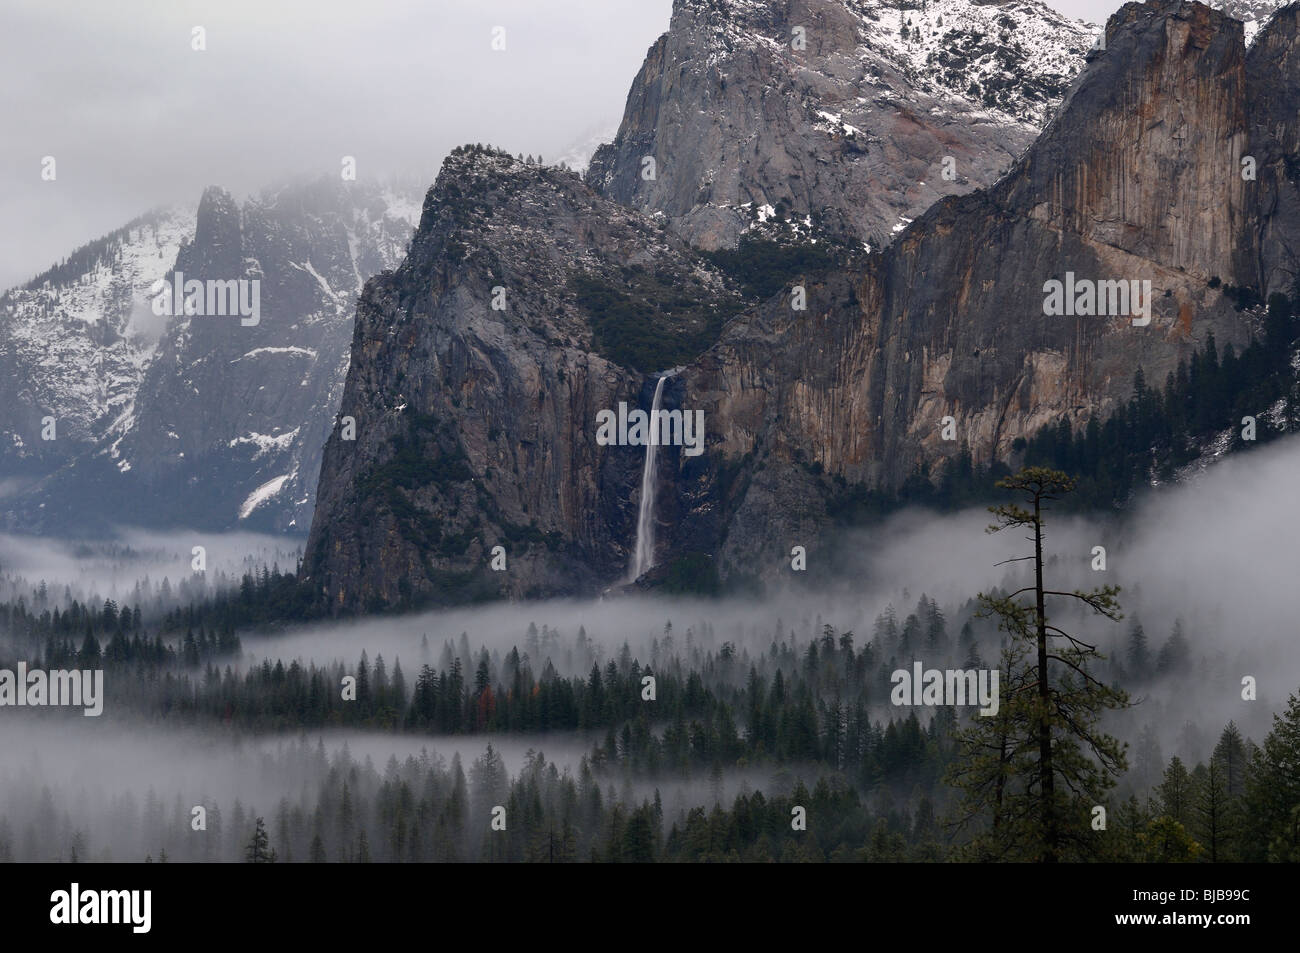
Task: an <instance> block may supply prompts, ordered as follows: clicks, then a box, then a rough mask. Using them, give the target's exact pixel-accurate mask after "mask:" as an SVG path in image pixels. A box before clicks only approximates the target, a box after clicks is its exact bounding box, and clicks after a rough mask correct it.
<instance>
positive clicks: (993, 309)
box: [665, 0, 1264, 573]
mask: <svg viewBox="0 0 1300 953" xmlns="http://www.w3.org/2000/svg"><path fill="white" fill-rule="evenodd" d="M1261 42H1264V41H1263V40H1261ZM1244 52H1245V51H1244V45H1243V42H1242V34H1241V26H1240V24H1239V23H1237V22H1236V21H1233V20H1231V19H1229V18H1227V17H1225V16H1223V15H1222V14H1219V13H1216V12H1215V11H1212V10H1210V9H1209V8H1207V7H1205V6H1202V5H1200V4H1190V3H1177V2H1159V0H1156V2H1153V3H1149V4H1146V5H1139V4H1129V5H1127V6H1125V7H1124V8H1123V9H1121V10H1120V11H1119V12H1118V13H1116V14H1115V16H1114V17H1112V19H1111V21H1110V23H1109V25H1108V28H1107V51H1106V52H1104V53H1101V54H1100V55H1098V56H1097V57H1096V61H1095V62H1094V63H1093V65H1092V66H1091V67H1090V69H1089V70H1088V71H1086V72H1085V73H1084V75H1083V77H1082V78H1081V80H1080V83H1079V85H1078V86H1077V87H1076V88H1075V89H1074V90H1073V92H1072V94H1071V96H1070V97H1069V99H1068V100H1067V102H1066V103H1065V105H1064V106H1063V108H1062V111H1061V113H1060V115H1059V116H1058V117H1057V118H1056V119H1055V120H1054V121H1053V122H1052V123H1051V124H1050V125H1049V127H1048V128H1047V129H1046V130H1045V132H1044V134H1043V136H1042V138H1041V139H1040V140H1039V141H1038V142H1036V143H1035V145H1034V146H1033V147H1032V148H1031V149H1030V150H1029V152H1028V153H1027V154H1026V156H1025V157H1024V158H1023V159H1022V160H1021V161H1020V162H1019V163H1018V164H1017V165H1016V167H1015V169H1013V171H1012V172H1011V173H1010V175H1008V176H1007V177H1006V178H1005V179H1004V180H1002V181H1001V182H999V183H998V185H997V186H995V187H994V188H992V189H990V190H987V191H984V192H977V193H974V194H972V195H969V196H964V197H960V198H953V199H948V200H945V201H943V202H940V203H939V204H938V205H937V206H936V207H935V208H933V209H931V210H930V211H929V212H927V213H926V214H925V215H924V216H922V217H921V218H920V219H919V220H918V221H917V222H916V223H915V224H914V225H913V226H911V227H910V228H909V229H908V230H907V231H906V232H905V233H904V234H903V235H902V236H901V238H900V240H899V241H898V242H897V243H896V244H895V245H893V246H891V247H890V248H889V249H887V250H886V251H885V252H884V253H883V254H881V255H879V256H874V257H873V258H872V260H871V261H870V263H869V267H868V270H867V274H866V275H864V276H863V277H862V278H861V279H860V280H858V281H857V282H856V283H854V284H853V285H852V287H851V288H846V287H845V286H844V284H845V283H843V282H832V283H828V284H826V285H823V286H814V287H812V288H810V289H809V301H810V303H809V310H808V312H807V313H806V314H800V313H797V312H792V311H790V309H789V307H788V303H787V302H786V301H773V302H769V303H768V304H767V305H766V306H765V307H764V308H763V309H762V310H761V311H760V312H759V314H758V315H756V320H754V321H746V322H736V323H735V324H734V325H733V326H732V327H731V328H730V329H729V332H728V333H727V334H726V335H725V336H724V338H723V340H722V341H721V342H720V343H719V345H718V346H717V347H716V348H715V349H714V350H713V351H711V352H710V353H709V354H708V355H706V357H705V358H704V359H703V360H701V361H700V362H698V364H697V365H696V366H694V367H692V368H691V369H690V370H689V371H688V372H687V373H686V374H684V375H683V379H682V383H683V386H684V387H685V388H686V391H687V395H686V397H685V398H684V400H685V401H686V402H687V403H689V404H692V405H695V406H703V408H704V409H705V414H706V418H707V419H710V420H712V421H715V422H716V427H710V437H711V439H713V440H715V441H716V443H715V444H714V449H715V452H716V454H717V459H719V460H721V461H726V460H747V461H749V462H748V464H747V466H746V468H745V472H744V474H743V476H742V481H747V482H748V486H749V488H748V490H746V491H745V492H744V493H743V494H742V495H740V496H739V497H737V498H734V499H732V500H730V501H728V502H727V504H725V506H724V508H729V509H730V511H731V512H732V515H731V516H730V517H729V518H728V519H727V520H726V521H725V523H724V525H723V527H722V531H721V533H720V534H719V536H718V538H717V540H718V544H719V546H718V548H719V549H720V550H721V564H722V566H723V569H724V573H725V572H726V571H728V570H730V571H736V572H746V571H760V570H763V569H764V567H774V566H776V565H779V562H780V554H782V553H785V554H788V552H789V547H790V546H791V545H792V544H796V543H800V544H803V545H806V546H809V547H812V546H815V545H816V541H817V540H818V539H819V538H820V535H819V534H818V533H817V532H816V529H817V527H818V525H819V523H818V520H817V519H816V518H815V517H816V516H817V514H815V513H814V512H810V507H809V504H808V500H809V498H810V496H813V497H818V498H824V497H825V495H826V490H825V484H824V482H823V481H822V480H821V479H820V478H815V477H814V476H813V474H811V473H810V472H809V469H808V468H805V467H800V466H798V465H796V464H797V462H798V461H800V460H802V461H806V462H807V463H809V464H812V465H813V469H816V470H819V471H822V472H824V473H825V474H827V475H828V476H829V477H831V478H833V479H840V480H843V481H845V482H846V483H848V484H849V485H852V484H863V485H866V486H870V487H897V486H898V485H899V484H900V483H902V481H903V480H905V479H906V478H907V477H908V476H909V474H911V473H913V472H915V471H916V470H917V469H918V468H919V467H921V466H922V465H925V466H928V467H931V468H932V469H933V470H935V471H937V470H938V468H940V467H941V466H942V465H943V462H944V461H945V459H947V458H951V457H953V456H955V455H956V454H957V452H958V450H959V447H960V446H962V445H963V444H964V445H966V446H968V447H969V448H970V451H971V453H972V455H973V457H974V459H975V460H976V462H983V463H985V464H987V463H989V462H991V461H993V460H1006V459H1009V458H1011V457H1012V456H1013V454H1012V444H1013V442H1014V441H1015V439H1016V438H1017V437H1024V436H1028V435H1031V434H1032V433H1034V432H1035V431H1036V430H1037V429H1038V428H1039V427H1041V426H1043V425H1045V424H1048V423H1051V422H1054V421H1056V420H1058V419H1060V418H1062V417H1064V418H1066V419H1068V420H1070V421H1071V422H1072V423H1074V424H1075V425H1076V426H1077V425H1081V424H1082V423H1083V422H1084V421H1085V420H1086V418H1087V417H1088V416H1089V415H1091V414H1094V413H1097V414H1101V415H1104V414H1106V413H1108V412H1109V411H1110V410H1111V409H1112V408H1113V407H1114V406H1115V403H1116V402H1117V401H1120V400H1123V399H1126V398H1127V396H1128V395H1129V393H1130V392H1131V388H1132V381H1133V375H1134V372H1135V371H1136V369H1137V368H1139V367H1141V368H1143V369H1144V372H1145V374H1146V375H1147V378H1148V379H1149V380H1153V381H1162V380H1164V378H1165V375H1166V374H1167V373H1168V372H1169V371H1171V370H1172V369H1173V368H1174V366H1175V365H1176V363H1177V361H1178V360H1179V358H1186V357H1188V356H1189V355H1190V353H1191V350H1192V348H1193V347H1194V346H1196V345H1197V344H1199V343H1202V342H1203V341H1204V339H1205V336H1206V335H1207V333H1209V332H1210V331H1213V332H1214V334H1215V335H1216V337H1217V339H1218V341H1219V342H1221V344H1222V343H1224V342H1232V343H1235V344H1236V345H1237V346H1238V347H1240V346H1241V345H1242V344H1243V343H1244V342H1245V341H1246V340H1247V339H1248V337H1249V335H1250V334H1251V332H1252V324H1251V318H1250V316H1249V315H1248V314H1243V313H1241V312H1238V311H1236V310H1235V308H1234V307H1233V306H1232V304H1231V303H1230V302H1229V300H1228V299H1227V298H1225V296H1224V295H1223V294H1222V292H1221V291H1220V290H1219V289H1217V288H1212V287H1211V281H1212V279H1213V278H1216V277H1217V278H1219V279H1220V281H1221V282H1222V283H1235V284H1238V285H1246V286H1252V287H1258V285H1257V284H1256V281H1255V278H1256V273H1255V271H1254V268H1253V263H1252V253H1251V241H1250V236H1249V231H1250V229H1249V227H1248V226H1249V223H1250V222H1251V221H1252V217H1253V216H1255V215H1256V214H1257V206H1256V202H1257V194H1256V193H1255V192H1253V191H1251V188H1250V186H1251V183H1249V182H1246V181H1243V179H1242V177H1241V175H1240V165H1239V161H1238V160H1239V159H1240V157H1241V156H1242V155H1243V153H1244V151H1245V145H1246V140H1247V136H1248V129H1249V122H1248V119H1247V95H1246V69H1245V56H1244ZM1067 272H1069V273H1073V274H1074V275H1075V276H1077V277H1078V278H1079V279H1088V280H1093V281H1106V280H1121V281H1124V282H1131V281H1139V282H1150V286H1151V288H1152V294H1153V305H1152V308H1151V315H1150V317H1151V321H1150V324H1149V325H1146V326H1139V327H1135V326H1134V325H1133V319H1132V317H1130V316H1128V315H1109V316H1101V315H1096V316H1065V315H1047V314H1045V313H1044V299H1045V294H1044V290H1043V289H1044V286H1045V283H1046V282H1048V281H1050V280H1052V279H1058V280H1061V279H1065V277H1066V274H1067ZM1213 284H1215V285H1218V284H1219V282H1213ZM1139 320H1141V319H1140V318H1139ZM945 417H951V418H953V423H954V425H955V436H956V439H955V440H944V439H942V429H943V428H942V422H943V420H944V418H945ZM706 479H707V478H706ZM675 482H676V484H677V485H678V486H680V487H681V492H682V494H683V495H684V496H685V497H687V498H691V497H698V495H699V493H700V489H699V487H698V486H691V485H688V484H687V483H686V482H684V481H683V480H682V479H681V478H680V477H679V478H678V479H677V480H676V481H675ZM819 484H820V485H822V487H823V489H822V492H820V493H816V492H815V489H816V487H817V486H818V485H819ZM716 509H717V507H716V506H713V507H710V508H709V512H710V513H712V512H714V511H715V510H716ZM812 509H815V508H812ZM787 511H789V512H793V513H795V514H797V515H796V519H795V521H794V522H793V523H791V522H790V521H789V520H788V519H783V518H782V514H783V513H786V512H787ZM800 514H806V515H800ZM823 522H824V521H823ZM773 527H780V529H779V530H778V531H776V532H773ZM665 529H666V531H667V533H668V535H669V537H670V539H671V535H672V532H673V529H674V527H672V526H669V527H666V528H665ZM807 541H811V542H807ZM668 545H669V546H670V547H671V546H674V545H677V546H682V545H693V541H692V542H687V541H686V540H685V538H683V539H682V540H681V541H680V542H679V541H673V542H670V543H668ZM759 554H762V555H759ZM756 564H757V565H756Z"/></svg>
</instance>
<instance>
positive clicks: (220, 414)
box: [0, 181, 423, 531]
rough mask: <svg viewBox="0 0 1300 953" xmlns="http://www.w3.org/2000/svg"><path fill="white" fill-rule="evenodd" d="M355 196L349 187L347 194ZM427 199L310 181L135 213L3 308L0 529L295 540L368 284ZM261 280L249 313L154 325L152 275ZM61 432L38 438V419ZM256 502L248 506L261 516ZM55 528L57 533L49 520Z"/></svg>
mask: <svg viewBox="0 0 1300 953" xmlns="http://www.w3.org/2000/svg"><path fill="white" fill-rule="evenodd" d="M349 185H351V187H349ZM422 192H423V190H422V189H419V188H415V187H412V186H411V185H410V184H409V183H394V184H390V185H388V186H387V187H376V186H362V185H352V184H342V183H337V182H335V183H330V182H328V181H318V182H315V183H304V184H295V185H290V186H285V187H282V188H278V189H275V190H268V191H267V192H266V193H263V194H262V195H259V196H257V197H255V198H252V199H250V200H249V201H247V202H245V203H244V204H243V206H242V207H241V206H239V205H237V204H236V203H235V202H234V200H233V199H231V198H230V196H229V195H227V194H226V193H224V192H222V191H221V190H219V189H209V190H208V191H207V192H205V193H204V196H203V200H202V201H201V202H200V203H199V205H198V206H196V207H189V208H178V209H168V210H163V211H160V212H155V213H151V214H149V215H146V216H142V217H141V218H140V219H137V220H135V221H133V222H131V223H129V224H128V225H127V226H124V227H123V228H122V229H119V230H118V231H116V232H113V233H112V234H110V235H108V236H105V237H104V238H102V239H100V240H98V241H96V242H92V243H91V244H89V245H87V246H85V247H84V248H82V249H78V251H76V252H74V253H73V254H72V255H71V256H69V258H68V260H67V261H65V262H63V263H61V264H59V265H57V266H56V267H55V268H52V269H50V270H49V271H48V272H46V273H45V274H44V275H41V276H39V277H38V278H37V279H34V280H33V281H32V282H29V283H28V284H27V285H25V286H24V287H22V288H18V289H14V290H13V291H11V292H9V293H8V294H6V295H5V296H4V297H3V298H0V399H3V400H5V401H6V403H7V406H8V407H9V408H10V410H11V413H10V414H8V415H7V416H6V418H5V421H4V423H3V424H0V478H6V479H5V482H4V485H5V487H6V490H7V491H8V492H7V495H6V497H5V499H3V500H0V505H2V506H3V507H5V509H3V510H0V524H4V525H6V526H8V527H9V528H11V529H17V530H27V531H56V530H61V529H67V528H70V527H75V528H78V529H80V528H83V527H85V528H88V529H91V530H92V531H93V529H94V528H96V527H99V528H102V527H104V526H106V525H108V524H112V523H137V524H149V523H172V524H175V523H178V522H184V523H185V524H186V525H193V526H212V527H226V526H230V525H234V524H236V523H241V522H244V521H246V520H249V519H250V518H252V517H254V516H255V517H256V519H257V525H258V526H259V527H261V528H267V529H269V528H279V529H293V528H294V527H296V526H297V527H301V529H302V530H305V529H306V522H307V518H309V516H310V512H311V506H312V505H313V503H314V493H315V481H316V477H317V475H318V471H319V459H320V449H321V446H322V445H323V443H324V440H325V435H326V434H327V433H328V432H329V430H330V428H331V427H332V425H333V417H334V414H335V412H336V410H337V407H338V401H339V399H340V397H341V394H342V386H343V375H344V374H345V373H346V368H347V361H348V349H349V347H350V345H351V340H352V322H353V319H354V316H355V308H356V299H357V295H358V294H359V293H360V290H361V287H362V285H363V283H364V281H365V280H366V279H367V278H369V277H370V276H371V275H373V274H376V273H377V272H379V271H382V270H384V269H385V268H391V267H394V266H395V265H396V264H397V263H398V262H399V261H400V260H401V258H402V257H403V256H404V255H405V253H406V248H407V245H408V243H409V241H410V237H411V235H412V233H413V231H414V227H415V224H416V220H417V219H418V216H419V214H420V210H421V207H422V198H423V195H422ZM173 271H181V272H184V273H185V276H186V278H187V279H191V278H193V279H199V280H208V279H212V280H229V279H256V280H257V281H258V282H259V284H260V294H261V312H262V314H261V320H260V322H259V323H258V325H257V326H254V327H245V326H242V324H241V322H240V321H239V320H238V318H235V319H233V320H231V319H230V318H228V317H221V316H205V315H196V316H185V315H177V316H174V317H169V316H167V315H165V314H164V315H162V316H159V315H155V314H154V309H153V307H152V301H153V297H154V295H153V294H151V293H150V292H151V288H152V287H153V286H154V284H155V282H158V281H159V280H160V279H165V280H166V281H168V282H170V280H171V276H172V273H173ZM50 417H52V418H54V419H55V421H56V424H55V427H56V435H57V436H56V439H55V440H52V441H50V440H43V439H42V421H43V420H45V419H47V418H50ZM255 511H256V512H255ZM55 524H58V525H55Z"/></svg>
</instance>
